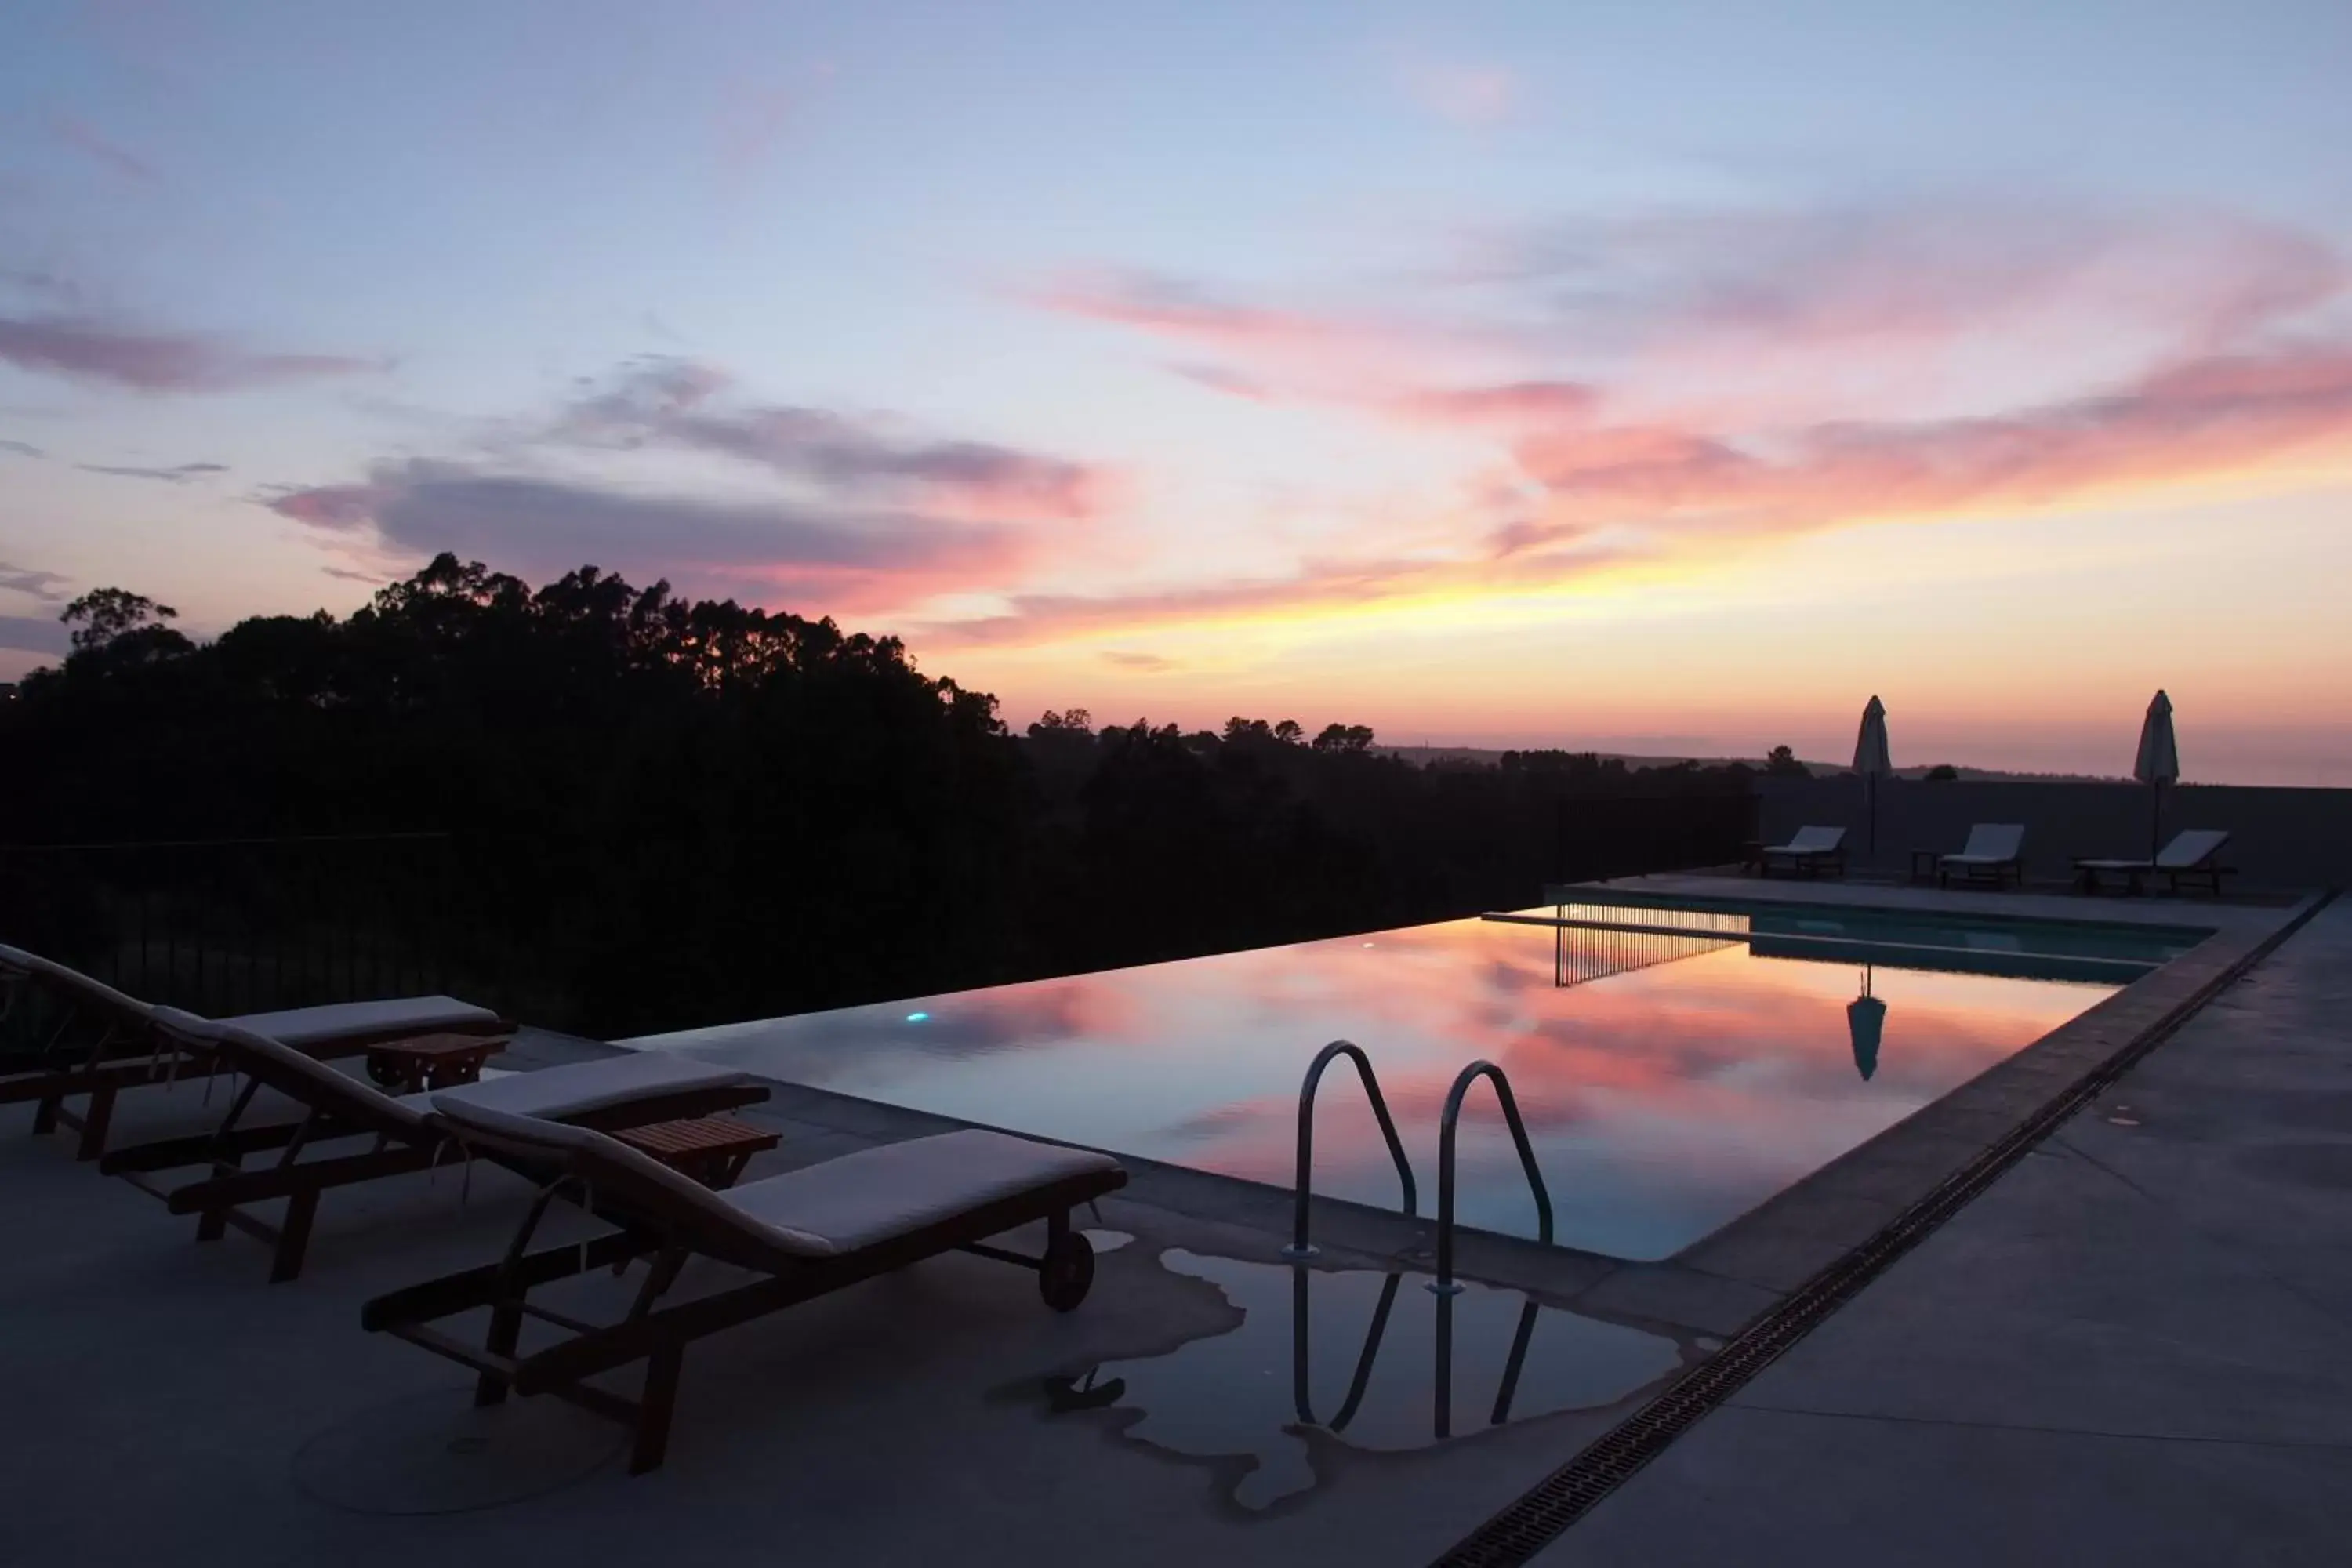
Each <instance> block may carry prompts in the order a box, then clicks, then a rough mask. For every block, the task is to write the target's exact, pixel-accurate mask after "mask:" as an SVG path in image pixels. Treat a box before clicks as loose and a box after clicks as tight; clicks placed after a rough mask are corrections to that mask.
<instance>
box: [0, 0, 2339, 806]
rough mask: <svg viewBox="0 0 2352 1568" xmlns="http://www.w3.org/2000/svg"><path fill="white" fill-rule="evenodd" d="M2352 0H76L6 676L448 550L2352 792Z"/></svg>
mask: <svg viewBox="0 0 2352 1568" xmlns="http://www.w3.org/2000/svg"><path fill="white" fill-rule="evenodd" d="M2347 80H2352V6H2347V5H2344V4H2342V3H2341V0H2313V3H2309V4H2294V3H2287V0H2241V3H2237V4H2230V5H2222V4H2203V5H2186V4H2174V3H2170V0H2129V3H2122V0H2117V3H2093V0H2072V3H2069V4H2065V5H2051V4H2048V3H2047V0H1982V3H1979V4H1975V5H1967V6H1960V5H1885V4H1863V3H1860V0H1845V3H1837V4H1830V3H1814V4H1789V5H1776V6H1762V5H1751V4H1746V3H1743V0H1719V3H1716V4H1675V3H1669V0H1656V3H1651V4H1641V5H1633V4H1627V5H1614V4H1611V5H1601V4H1587V5H1566V4H1557V3H1553V4H1529V5H1514V6H1505V5H1450V6H1443V7H1441V6H1433V5H1381V4H1330V5H1307V4H1291V5H1280V6H1275V5H1221V4H1203V3H1200V0H1192V3H1190V4H1165V5H1162V4H1136V3H1125V0H1114V3H1110V4H1101V3H1096V4H1076V3H1056V4H1017V5H1016V4H1003V5H984V4H969V3H965V4H938V5H908V4H896V3H892V0H874V3H872V4H864V5H814V4H801V3H790V4H787V3H781V0H778V3H766V4H749V3H746V4H724V5H722V4H703V3H682V4H677V5H658V6H656V5H646V4H643V3H642V0H638V3H634V4H626V5H620V4H602V3H599V4H588V3H583V0H562V3H560V4H559V3H547V4H520V3H499V4H485V3H480V0H476V3H472V4H467V5H457V4H443V3H439V0H432V3H426V0H410V3H407V4H403V5H347V4H341V3H320V4H294V3H292V0H287V3H282V4H269V5H262V4H232V3H228V0H207V3H205V4H197V3H195V0H188V3H185V4H173V3H169V0H74V3H68V0H16V4H14V5H11V6H10V7H9V20H8V22H7V24H6V34H5V47H0V679H8V678H10V677H11V676H13V675H15V674H16V673H18V672H20V671H22V670H24V669H26V668H31V667H32V666H34V665H36V664H38V663H42V662H47V660H49V659H50V658H54V657H55V655H56V654H57V653H58V651H59V650H60V649H61V647H62V628H60V627H58V626H57V625H56V620H55V617H56V615H57V612H58V609H59V608H60V607H61V606H62V605H63V603H64V602H65V600H66V599H68V598H69V597H70V596H71V595H74V594H76V593H78V592H80V591H82V590H83V589H86V588H89V587H92V586H97V585H100V584H120V585H122V586H125V587H129V588H133V589H136V590H139V591H141V592H144V593H147V594H151V595H154V596H156V597H158V598H160V599H163V600H166V601H168V602H170V603H172V604H173V605H177V606H178V607H179V609H180V610H181V612H182V617H183V618H182V624H183V626H184V627H185V628H186V629H188V630H190V631H191V632H192V633H194V634H197V635H204V634H207V633H212V632H217V631H218V630H220V629H222V628H223V627H225V626H227V625H229V624H231V623H233V622H234V621H235V620H236V619H237V618H239V617H240V616H246V615H250V614H255V613H263V612H298V613H299V612H307V611H310V610H311V609H314V608H318V607H320V606H324V607H326V608H328V609H331V610H333V611H335V612H337V613H343V612H347V611H349V610H351V609H352V608H355V607H357V606H358V605H361V604H362V603H363V602H364V601H365V599H366V597H367V595H369V594H370V593H371V592H372V591H373V587H374V586H375V585H377V584H381V583H383V582H384V581H386V580H388V579H389V578H391V577H394V576H396V575H399V574H404V573H405V572H407V571H410V570H413V569H414V568H415V566H416V565H418V564H420V563H422V562H423V561H424V560H425V559H426V558H427V557H429V556H430V555H431V553H432V552H436V551H437V550H442V549H453V550H456V551H457V552H460V553H462V554H464V555H467V556H468V557H473V558H478V559H480V560H482V561H485V562H487V563H489V564H491V565H492V566H495V567H498V568H501V569H504V570H508V571H511V572H515V573H518V574H523V575H526V576H529V577H530V578H532V579H533V580H534V581H538V580H543V579H545V578H547V577H549V576H551V575H553V574H557V573H559V572H561V571H562V570H565V569H567V568H569V567H572V566H574V565H578V564H580V563H583V562H593V563H596V564H598V565H601V566H604V567H606V568H609V569H614V570H618V571H620V572H622V573H624V574H626V575H628V576H629V577H630V578H632V579H633V580H636V581H640V582H645V581H650V580H652V579H654V578H656V577H660V576H667V577H668V578H669V579H670V580H671V581H672V582H673V584H676V585H677V587H678V588H679V589H680V590H682V591H685V592H688V593H691V594H695V595H731V596H734V597H737V598H739V599H743V600H746V601H749V602H756V603H760V604H763V605H769V606H771V607H775V608H785V609H792V610H795V611H799V612H801V613H803V614H809V615H817V614H825V615H831V616H835V617H836V618H837V619H839V620H840V621H842V622H843V623H844V624H845V625H846V626H852V627H856V628H860V629H866V630H872V631H877V632H880V631H890V632H896V633H898V634H899V635H901V636H903V637H905V638H906V639H907V641H908V645H909V647H911V648H912V649H913V651H914V653H915V655H916V657H917V658H918V659H919V662H920V663H921V665H922V666H923V668H925V669H927V670H929V671H930V672H932V673H935V674H945V675H952V676H954V677H955V678H956V679H958V680H960V681H961V682H962V683H964V684H965V685H967V686H974V687H978V688H981V689H987V690H991V691H993V692H995V693H997V694H998V695H999V696H1000V697H1001V698H1002V699H1003V704H1004V715H1005V717H1006V718H1007V720H1008V721H1012V722H1013V723H1014V724H1015V725H1016V726H1018V725H1021V724H1025V723H1026V722H1027V721H1030V720H1031V719H1034V717H1035V716H1036V714H1037V712H1038V711H1039V710H1042V709H1045V708H1048V707H1051V708H1062V707H1066V706H1070V705H1079V706H1084V707H1086V708H1088V709H1090V710H1092V711H1093V713H1094V714H1095V716H1096V717H1097V720H1098V721H1101V720H1118V721H1126V720H1131V719H1133V718H1135V717H1138V716H1149V717H1150V718H1151V719H1153V720H1154V721H1167V720H1172V721H1178V722H1181V723H1183V724H1185V725H1186V726H1187V727H1192V726H1195V725H1202V724H1216V723H1219V722H1222V721H1223V718H1224V717H1225V716H1226V715H1228V714H1230V713H1244V714H1252V715H1260V716H1264V717H1266V718H1269V719H1274V718H1282V717H1296V718H1297V719H1299V720H1301V721H1305V722H1307V724H1308V725H1309V727H1310V728H1319V727H1320V726H1321V725H1322V724H1324V723H1326V722H1328V721H1350V722H1365V723H1370V724H1371V725H1373V726H1374V727H1375V728H1376V729H1377V730H1378V731H1379V732H1380V734H1381V738H1382V739H1383V740H1386V741H1392V742H1421V741H1423V740H1424V739H1426V740H1430V741H1434V742H1438V743H1441V744H1445V743H1451V744H1482V745H1523V744H1545V745H1570V746H1577V747H1600V748H1603V749H1613V750H1631V751H1639V752H1706V753H1742V754H1755V753H1760V752H1762V750H1763V749H1764V748H1765V747H1767V746H1769V745H1771V744H1773V743H1775V742H1784V741H1785V742H1791V743H1794V744H1795V745H1797V747H1798V748H1799V750H1800V751H1801V752H1803V753H1805V754H1807V755H1812V756H1822V757H1830V758H1838V759H1843V757H1844V756H1845V755H1847V754H1849V753H1850V752H1851V750H1852V746H1853V725H1854V721H1855V719H1856V717H1857V716H1858V715H1859V713H1860V710H1861V709H1862V706H1863V703H1864V700H1866V699H1867V698H1868V697H1869V696H1870V695H1871V694H1872V693H1873V692H1876V693H1878V694H1880V695H1881V696H1882V697H1883V698H1884V699H1885V702H1886V706H1887V709H1888V710H1889V713H1890V717H1891V727H1892V730H1893V734H1894V743H1895V760H1896V762H1897V763H1900V764H1906V765H1907V764H1912V763H1928V762H1935V761H1940V760H1944V759H1946V758H1951V759H1954V760H1958V761H1962V762H1969V763H1979V764H1983V765H1990V766H2009V767H2020V768H2032V769H2066V770H2084V771H2095V772H2101V773H2123V772H2126V771H2127V770H2128V768H2129V765H2130V762H2131V754H2132V746H2133V742H2134V740H2135V738H2136V735H2137V724H2138V720H2139V714H2140V710H2141V709H2142V708H2143V707H2144V705H2145V704H2146V702H2147V698H2148V696H2149V694H2150V693H2151V692H2152V691H2154V690H2155V689H2156V688H2158V686H2162V687H2165V688H2167V689H2168V690H2169V691H2170V693H2171V696H2172V699H2173V701H2174V703H2175V706H2176V708H2177V710H2178V711H2179V721H2180V727H2181V728H2180V733H2181V755H2182V762H2183V766H2184V771H2185V773H2187V775H2188V776H2189V777H2190V778H2192V779H2205V780H2214V781H2244V782H2275V783H2286V784H2322V783H2326V784H2339V785H2342V784H2352V611H2347V586H2346V585H2347V584H2352V157H2347V154H2346V151H2345V150H2346V149H2347V147H2352V90H2347V86H2346V83H2347Z"/></svg>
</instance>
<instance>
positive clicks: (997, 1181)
mask: <svg viewBox="0 0 2352 1568" xmlns="http://www.w3.org/2000/svg"><path fill="white" fill-rule="evenodd" d="M1116 1169H1118V1161H1116V1160H1114V1159H1112V1158H1111V1157H1110V1156H1109V1155H1108V1154H1098V1153H1096V1152H1094V1151H1092V1150H1089V1149H1065V1148H1062V1147H1060V1146H1059V1145H1057V1144H1053V1143H1037V1142H1031V1141H1030V1140H1029V1139H1026V1138H1013V1137H1010V1136H1008V1135H1006V1134H1004V1133H1002V1132H987V1131H981V1130H980V1129H978V1128H967V1129H965V1130H964V1131H960V1132H942V1133H940V1134H939V1135H938V1136H937V1137H934V1138H916V1139H912V1140H909V1141H908V1142H904V1143H886V1144H884V1145H882V1146H881V1147H880V1148H877V1149H860V1150H859V1151H858V1152H856V1153H855V1154H844V1155H843V1156H841V1158H839V1159H837V1160H827V1161H825V1162H824V1163H822V1164H817V1165H805V1166H803V1167H802V1168H801V1169H799V1170H797V1171H787V1172H785V1173H783V1174H782V1175H781V1176H770V1177H767V1178H766V1179H765V1180H762V1181H757V1182H753V1183H751V1184H749V1185H746V1186H740V1187H737V1188H735V1189H734V1190H732V1191H731V1192H728V1193H725V1194H721V1195H722V1196H723V1197H724V1198H725V1199H726V1200H727V1202H728V1203H730V1205H733V1206H734V1207H735V1208H736V1209H738V1210H740V1211H741V1212H742V1213H743V1214H744V1215H747V1216H748V1217H750V1218H751V1220H753V1221H755V1222H756V1223H758V1224H759V1225H761V1226H763V1227H764V1228H766V1229H768V1230H770V1231H772V1232H773V1233H774V1235H775V1237H776V1239H777V1241H778V1242H779V1244H781V1245H783V1246H787V1247H795V1248H796V1249H797V1248H800V1247H807V1248H808V1249H809V1250H812V1251H814V1252H815V1253H816V1254H817V1256H819V1257H833V1256H836V1255H838V1254H841V1253H845V1252H858V1251H862V1250H864V1249H865V1248H866V1247H872V1246H874V1245H875V1244H876V1243H877V1242H882V1241H887V1240H889V1239H890V1238H891V1237H894V1236H904V1235H906V1234H907V1233H908V1232H909V1231H916V1230H920V1229H922V1228H923V1227H924V1226H929V1225H937V1224H939V1223H940V1221H941V1220H947V1219H952V1218H954V1217H955V1216H956V1215H960V1214H963V1213H965V1212H967V1211H968V1210H971V1209H976V1208H979V1207H980V1206H981V1205H983V1204H992V1203H994V1202H996V1201H997V1200H998V1199H1000V1198H1009V1197H1012V1196H1013V1195H1014V1194H1019V1193H1025V1192H1028V1191H1031V1190H1032V1189H1034V1188H1037V1187H1042V1186H1045V1185H1046V1184H1049V1183H1053V1182H1059V1181H1065V1180H1067V1179H1068V1178H1070V1177H1072V1176H1083V1175H1087V1174H1089V1173H1093V1172H1097V1171H1111V1170H1116Z"/></svg>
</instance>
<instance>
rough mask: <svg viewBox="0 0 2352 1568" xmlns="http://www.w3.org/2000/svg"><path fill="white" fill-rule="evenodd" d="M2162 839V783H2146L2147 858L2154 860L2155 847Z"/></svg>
mask: <svg viewBox="0 0 2352 1568" xmlns="http://www.w3.org/2000/svg"><path fill="white" fill-rule="evenodd" d="M2163 838H2164V781H2163V780H2162V779H2150V780H2148V781H2147V858H2148V859H2149V860H2150V861H2151V862H2153V861H2154V860H2155V859H2156V853H2157V846H2158V844H2159V843H2161V842H2162V841H2163Z"/></svg>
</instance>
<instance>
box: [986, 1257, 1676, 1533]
mask: <svg viewBox="0 0 2352 1568" xmlns="http://www.w3.org/2000/svg"><path fill="white" fill-rule="evenodd" d="M1160 1263H1161V1265H1162V1266H1163V1267H1165V1268H1170V1269H1172V1270H1174V1271H1175V1272H1177V1273H1179V1274H1188V1275H1191V1276H1192V1277H1193V1278H1195V1279H1206V1280H1208V1281H1209V1282H1210V1283H1212V1284H1213V1285H1215V1286H1216V1287H1217V1288H1218V1289H1220V1290H1222V1291H1223V1292H1224V1296H1225V1300H1227V1301H1228V1302H1230V1303H1231V1304H1232V1305H1234V1306H1235V1307H1237V1308H1239V1309H1241V1310H1242V1313H1243V1318H1242V1321H1241V1322H1240V1323H1239V1324H1238V1325H1237V1326H1235V1327H1234V1329H1232V1330H1231V1331H1227V1332H1225V1333H1222V1334H1211V1335H1208V1336H1206V1337H1204V1338H1202V1339H1197V1340H1192V1341H1190V1342H1187V1343H1185V1344H1182V1345H1180V1346H1178V1347H1177V1348H1176V1349H1175V1350H1173V1351H1171V1352H1168V1353H1166V1354H1164V1355H1155V1356H1143V1357H1138V1358H1136V1359H1134V1360H1131V1361H1111V1362H1104V1363H1100V1364H1099V1365H1096V1366H1092V1367H1088V1368H1087V1369H1086V1370H1085V1371H1083V1372H1080V1373H1075V1374H1063V1375H1058V1376H1055V1377H1049V1378H1046V1379H1045V1380H1044V1381H1043V1383H1042V1384H1040V1385H1037V1386H1036V1387H1034V1389H1029V1388H1024V1389H1019V1390H1014V1391H1013V1392H1014V1393H1016V1394H1021V1395H1024V1396H1029V1397H1039V1398H1042V1400H1043V1402H1044V1404H1045V1407H1046V1409H1047V1410H1048V1411H1050V1412H1052V1413H1054V1414H1055V1415H1067V1414H1070V1413H1074V1412H1077V1411H1086V1410H1109V1411H1114V1412H1128V1413H1130V1415H1131V1419H1130V1421H1129V1424H1128V1425H1126V1426H1124V1427H1123V1428H1122V1431H1121V1436H1124V1437H1125V1438H1127V1439H1129V1440H1130V1441H1133V1442H1139V1443H1145V1444H1149V1445H1150V1446H1151V1447H1155V1448H1159V1449H1161V1450H1164V1451H1166V1452H1169V1453H1172V1454H1178V1455H1181V1456H1184V1457H1186V1458H1199V1459H1206V1460H1210V1461H1212V1462H1213V1463H1215V1464H1217V1466H1218V1468H1219V1470H1220V1471H1221V1472H1222V1473H1221V1477H1220V1479H1221V1480H1223V1481H1228V1482H1229V1483H1230V1486H1231V1493H1230V1495H1231V1497H1232V1499H1233V1500H1234V1502H1236V1503H1239V1504H1240V1505H1241V1506H1242V1507H1244V1508H1245V1509H1250V1510H1260V1509H1265V1508H1268V1507H1270V1506H1272V1505H1274V1504H1276V1503H1278V1502H1281V1501H1283V1500H1285V1499H1287V1498H1292V1497H1296V1496H1297V1495H1298V1494H1300V1493H1302V1492H1305V1491H1307V1490H1308V1489H1312V1488H1313V1487H1314V1486H1315V1484H1316V1482H1317V1480H1318V1476H1317V1474H1316V1469H1315V1462H1314V1461H1315V1458H1316V1449H1317V1447H1318V1443H1317V1441H1316V1439H1317V1437H1318V1436H1324V1437H1328V1440H1329V1441H1330V1442H1332V1443H1334V1444H1338V1445H1341V1446H1344V1447H1350V1448H1357V1449H1363V1450H1369V1451H1373V1452H1381V1453H1395V1452H1400V1451H1403V1450H1407V1449H1413V1448H1425V1447H1430V1446H1431V1445H1433V1444H1435V1443H1441V1442H1444V1441H1446V1440H1448V1439H1450V1438H1459V1437H1468V1436H1475V1435H1477V1434H1478V1433H1481V1432H1486V1431H1489V1430H1491V1429H1493V1428H1494V1427H1496V1426H1504V1425H1506V1424H1507V1423H1509V1422H1513V1421H1525V1420H1528V1419H1531V1418H1533V1417H1535V1416H1538V1415H1552V1414H1554V1413H1556V1412H1559V1411H1562V1410H1591V1409H1598V1408H1600V1407H1601V1406H1605V1405H1614V1404H1616V1403H1617V1402H1618V1401H1619V1400H1621V1399H1623V1398H1625V1397H1626V1396H1627V1395H1629V1394H1634V1393H1636V1392H1638V1391H1640V1390H1643V1389H1645V1388H1647V1387H1649V1386H1650V1385H1651V1384H1654V1383H1656V1382H1657V1381H1658V1380H1659V1379H1661V1378H1663V1377H1664V1376H1666V1375H1667V1374H1668V1373H1672V1372H1674V1371H1675V1370H1676V1369H1677V1368H1679V1367H1680V1366H1681V1365H1682V1364H1683V1356H1682V1352H1681V1351H1680V1349H1679V1348H1678V1347H1677V1346H1676V1345H1675V1342H1674V1341H1672V1340H1670V1339H1667V1338H1665V1337H1664V1336H1663V1335H1659V1334H1653V1333H1646V1332H1644V1331H1642V1330H1639V1329H1633V1328H1627V1327H1625V1326H1624V1325H1622V1324H1619V1323H1608V1322H1602V1321H1600V1320H1598V1319H1595V1318H1587V1317H1583V1316H1580V1314H1578V1313H1574V1312H1570V1311H1564V1310H1560V1309H1559V1308H1557V1307H1544V1306H1539V1305H1538V1304H1537V1303H1536V1302H1534V1301H1533V1300H1529V1299H1528V1297H1526V1296H1523V1295H1521V1294H1520V1293H1519V1292H1517V1291H1516V1290H1498V1289H1491V1288H1489V1287H1486V1286H1484V1285H1467V1286H1465V1287H1464V1289H1463V1291H1462V1293H1461V1294H1460V1295H1458V1296H1438V1295H1434V1294H1433V1293H1432V1292H1430V1291H1429V1290H1426V1289H1423V1286H1424V1285H1425V1284H1426V1283H1427V1282H1428V1280H1429V1278H1430V1277H1429V1276H1428V1275H1425V1274H1382V1273H1375V1272H1373V1271H1371V1270H1370V1269H1340V1270H1336V1271H1331V1272H1324V1271H1321V1270H1318V1269H1312V1268H1291V1267H1287V1266H1285V1265H1281V1264H1267V1263H1245V1262H1243V1261H1241V1260H1239V1259H1237V1258H1210V1257H1203V1256H1202V1255H1200V1254H1197V1253H1192V1252H1186V1251H1183V1250H1181V1248H1179V1249H1171V1250H1170V1251H1168V1252H1166V1253H1164V1254H1162V1255H1161V1257H1160Z"/></svg>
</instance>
